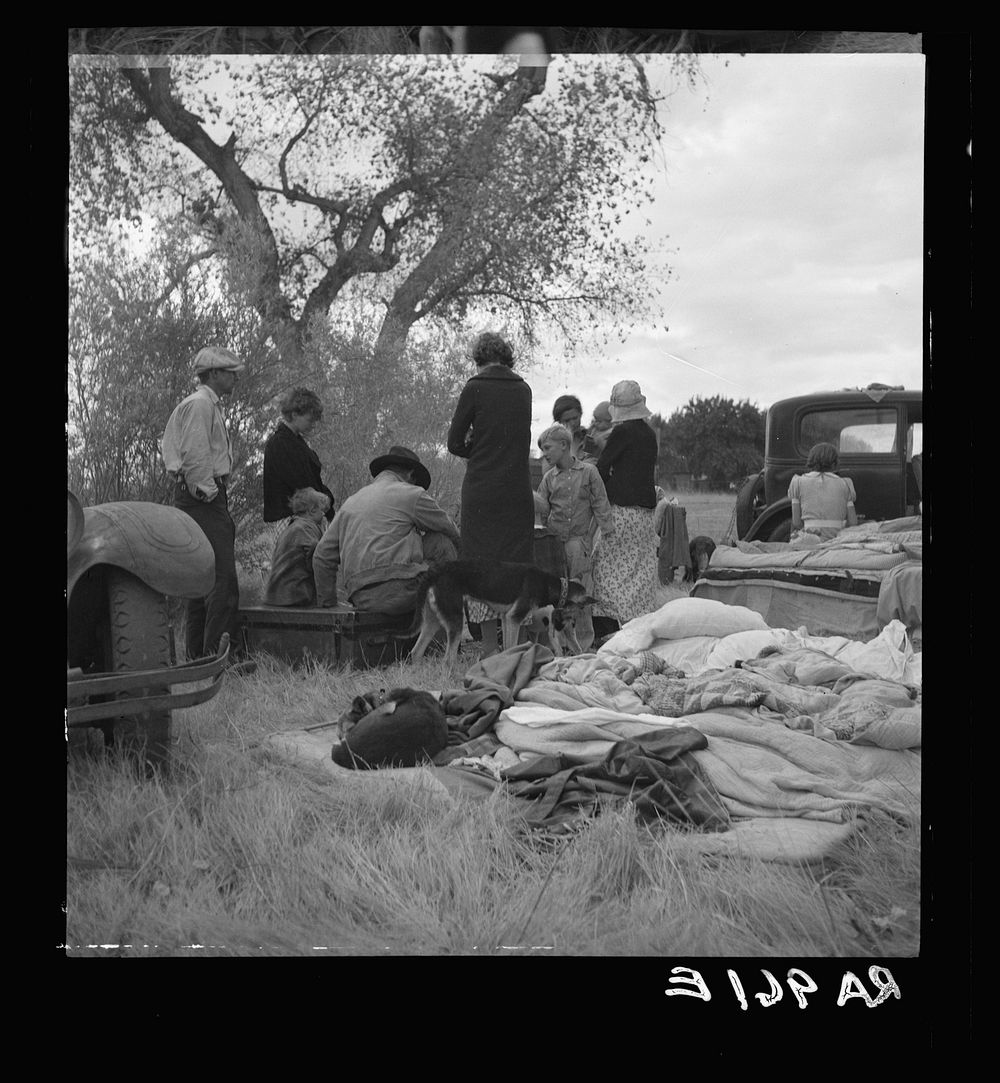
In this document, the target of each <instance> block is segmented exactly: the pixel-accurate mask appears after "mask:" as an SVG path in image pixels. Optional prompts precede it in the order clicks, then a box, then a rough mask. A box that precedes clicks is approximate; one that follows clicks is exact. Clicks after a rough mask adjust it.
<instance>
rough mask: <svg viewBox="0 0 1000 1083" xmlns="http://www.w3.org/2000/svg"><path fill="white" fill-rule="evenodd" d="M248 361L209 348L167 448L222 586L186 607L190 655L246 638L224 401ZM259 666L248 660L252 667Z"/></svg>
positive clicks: (177, 488) (168, 432)
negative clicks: (222, 642)
mask: <svg viewBox="0 0 1000 1083" xmlns="http://www.w3.org/2000/svg"><path fill="white" fill-rule="evenodd" d="M243 368H244V365H243V362H242V361H241V360H240V359H239V358H238V357H237V356H236V354H234V353H233V352H232V351H230V350H226V349H223V348H222V347H221V346H206V347H205V348H204V349H202V350H199V351H198V355H197V356H196V357H195V359H194V371H195V375H196V376H197V378H198V380H199V387H198V389H197V390H196V391H195V392H194V393H193V394H191V395H188V397H187V398H186V399H184V400H183V402H181V403H179V404H178V406H176V407H175V409H174V412H173V413H172V414H171V415H170V420H169V421H168V422H167V426H166V429H165V430H164V432H163V437H162V439H161V440H160V452H161V454H162V456H163V463H164V465H165V466H166V468H167V472H168V473H169V474H170V476H171V478H173V481H174V501H173V502H174V507H176V508H180V509H181V510H182V511H185V512H187V514H188V515H190V516H191V518H192V519H194V521H195V522H196V523H197V524H198V525H199V526H200V527H201V529H202V530H203V531H204V532H205V537H206V538H208V540H209V543H210V544H211V546H212V550H213V552H214V553H215V586H214V587H213V588H212V592H211V594H209V595H208V597H207V598H191V599H190V600H189V601H188V605H187V620H186V629H185V640H186V643H185V646H186V650H187V656H188V659H189V660H192V659H195V658H204V657H206V656H208V655H213V654H216V653H217V652H218V649H219V640H220V639H221V638H222V633H223V632H228V633H229V636H230V642H231V650H235V649H236V647H237V644H238V642H239V637H238V634H237V633H238V631H239V627H238V626H239V606H240V588H239V582H238V580H237V578H236V553H235V545H236V524H235V523H234V522H233V518H232V516H231V515H230V514H229V500H228V497H227V495H226V490H227V487H228V484H229V475H230V472H231V470H232V467H233V450H232V445H231V443H230V440H229V432H228V430H227V429H226V419H225V417H224V416H223V413H222V402H221V400H222V399H223V398H224V397H225V396H226V395H231V394H232V393H233V389H234V388H235V387H236V378H237V374H238V373H240V372H242V371H243ZM251 665H252V663H249V662H244V663H243V667H244V670H245V671H247V672H249V671H250V666H251Z"/></svg>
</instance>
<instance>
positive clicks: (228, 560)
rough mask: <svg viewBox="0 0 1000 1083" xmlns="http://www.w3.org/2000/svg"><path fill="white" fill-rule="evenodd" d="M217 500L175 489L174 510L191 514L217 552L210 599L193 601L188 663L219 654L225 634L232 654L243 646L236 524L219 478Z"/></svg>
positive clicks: (189, 609)
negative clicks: (237, 572) (241, 642)
mask: <svg viewBox="0 0 1000 1083" xmlns="http://www.w3.org/2000/svg"><path fill="white" fill-rule="evenodd" d="M216 485H217V486H218V489H219V491H218V493H217V494H216V497H215V499H214V500H207V501H206V500H196V499H195V498H194V497H193V496H192V495H191V494H190V492H188V488H187V486H186V485H185V484H184V483H183V482H178V484H177V485H176V487H175V488H174V507H176V508H180V509H181V510H182V511H185V512H187V514H188V515H190V516H191V518H192V519H194V521H195V522H196V523H197V524H198V526H200V527H201V529H202V530H203V531H204V533H205V537H206V538H208V541H209V544H210V545H211V546H212V551H213V552H214V553H215V586H214V587H213V588H212V591H211V593H210V594H209V595H208V597H206V598H189V599H188V603H187V627H186V631H185V648H186V650H187V656H188V661H191V660H192V659H195V658H204V657H205V656H206V655H213V654H216V653H217V652H218V650H219V640H220V639H221V638H222V633H223V632H228V633H229V639H230V648H229V649H230V652H231V654H233V653H237V652H238V648H239V646H240V644H239V609H240V586H239V581H238V580H237V578H236V548H235V547H236V524H235V523H234V522H233V518H232V516H231V515H230V514H229V501H228V499H227V497H226V488H225V484H224V483H223V482H222V481H221V480H219V479H216Z"/></svg>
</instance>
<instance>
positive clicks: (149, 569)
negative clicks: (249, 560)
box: [66, 493, 215, 604]
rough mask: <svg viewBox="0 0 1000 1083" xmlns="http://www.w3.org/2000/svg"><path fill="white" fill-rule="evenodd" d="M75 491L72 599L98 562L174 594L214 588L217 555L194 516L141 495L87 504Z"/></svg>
mask: <svg viewBox="0 0 1000 1083" xmlns="http://www.w3.org/2000/svg"><path fill="white" fill-rule="evenodd" d="M69 495H70V499H69V501H68V505H67V549H68V550H69V551H68V555H67V559H66V601H67V604H68V603H69V599H70V596H71V595H72V593H73V587H74V586H75V584H76V582H77V580H78V579H79V578H80V576H81V575H83V573H84V572H85V571H87V569H88V568H92V567H94V566H95V565H97V564H111V565H114V566H115V567H117V568H124V569H125V570H126V571H129V572H131V573H132V574H133V575H135V576H137V577H138V578H139V579H141V580H142V581H143V582H144V583H147V584H148V585H149V586H150V587H152V588H153V589H154V590H157V591H159V592H160V593H161V594H167V595H170V596H171V597H174V598H203V597H205V596H206V595H207V594H208V593H209V592H210V591H211V590H212V587H213V586H214V585H215V554H214V552H213V551H212V546H211V545H210V544H209V541H208V538H206V537H205V532H204V531H203V530H202V529H201V527H200V526H198V524H197V523H196V522H195V521H194V519H192V518H191V516H190V515H188V514H186V513H185V512H183V511H181V510H180V509H179V508H173V507H168V506H167V505H165V504H152V503H148V502H146V501H140V500H129V501H122V502H120V503H111V504H98V505H96V506H95V507H92V508H82V509H81V508H80V505H79V501H78V500H77V499H76V497H75V496H73V494H72V493H70V494H69ZM74 502H75V504H76V506H75V508H74Z"/></svg>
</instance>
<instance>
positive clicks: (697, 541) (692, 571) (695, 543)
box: [684, 534, 715, 583]
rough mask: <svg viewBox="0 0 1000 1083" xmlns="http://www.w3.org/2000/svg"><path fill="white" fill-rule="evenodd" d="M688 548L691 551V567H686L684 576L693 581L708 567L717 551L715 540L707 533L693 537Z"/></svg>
mask: <svg viewBox="0 0 1000 1083" xmlns="http://www.w3.org/2000/svg"><path fill="white" fill-rule="evenodd" d="M688 548H689V551H690V553H691V567H690V568H687V569H685V574H684V578H685V579H687V580H688V581H689V582H691V583H693V582H694V581H695V580H696V579H697V578H698V577H699V576H700V575H701V574H702V573H703V572H704V571H705V569H706V568H707V567H708V563H709V561H710V560H711V559H712V554H713V553H714V552H715V542H714V541H712V539H711V538H709V537H706V535H704V534H699V535H698V536H697V537H696V538H692V539H691V544H690V546H689V547H688Z"/></svg>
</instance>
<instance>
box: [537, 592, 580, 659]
mask: <svg viewBox="0 0 1000 1083" xmlns="http://www.w3.org/2000/svg"><path fill="white" fill-rule="evenodd" d="M583 604H586V603H583ZM576 614H577V607H576V606H572V607H570V608H563V609H556V607H555V606H554V605H549V606H546V607H545V608H544V609H539V610H538V611H537V613H536V614H535V621H536V624H540V625H541V633H542V635H543V636H544V637H545V638H546V639H547V640H548V642H549V645H550V646H551V647H552V653H553V654H554V655H556V656H557V657H561V656H563V655H566V654H583V647H581V646H580V640H579V639H577V637H576ZM536 624H533V625H532V626H531V627H532V628H534V627H535V626H536Z"/></svg>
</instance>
